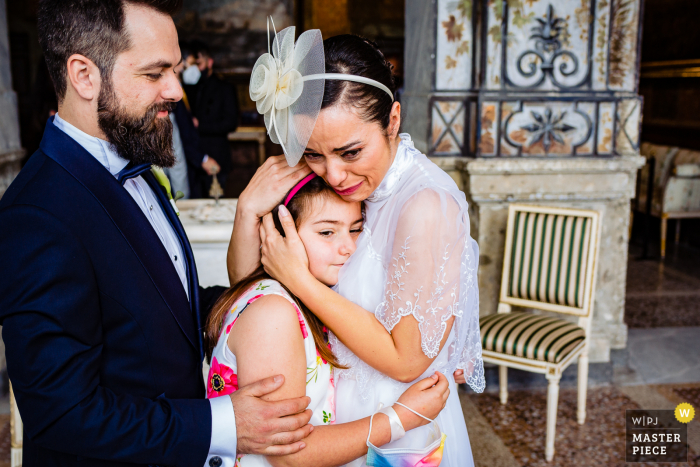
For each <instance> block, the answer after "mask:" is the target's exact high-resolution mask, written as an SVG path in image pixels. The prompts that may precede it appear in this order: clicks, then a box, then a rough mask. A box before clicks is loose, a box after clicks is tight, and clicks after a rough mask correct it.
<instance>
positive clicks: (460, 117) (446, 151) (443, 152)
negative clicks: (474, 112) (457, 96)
mask: <svg viewBox="0 0 700 467" xmlns="http://www.w3.org/2000/svg"><path fill="white" fill-rule="evenodd" d="M432 121H433V126H432V128H431V134H430V136H431V138H430V145H431V148H433V154H435V155H438V156H460V155H462V153H463V151H464V141H465V130H466V125H465V123H466V103H465V102H460V101H454V100H435V101H433V102H432Z"/></svg>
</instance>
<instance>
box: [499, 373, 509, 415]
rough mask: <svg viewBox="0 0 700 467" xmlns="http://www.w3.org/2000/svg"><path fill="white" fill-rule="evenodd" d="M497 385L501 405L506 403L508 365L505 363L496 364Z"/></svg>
mask: <svg viewBox="0 0 700 467" xmlns="http://www.w3.org/2000/svg"><path fill="white" fill-rule="evenodd" d="M498 386H499V389H500V396H501V405H506V403H507V402H508V367H507V366H505V365H499V366H498Z"/></svg>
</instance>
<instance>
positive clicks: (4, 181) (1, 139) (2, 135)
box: [0, 0, 24, 354]
mask: <svg viewBox="0 0 700 467" xmlns="http://www.w3.org/2000/svg"><path fill="white" fill-rule="evenodd" d="M0 63H2V64H3V66H2V67H0V197H2V195H3V193H5V190H6V189H7V187H8V186H10V183H12V180H13V179H14V178H15V176H16V175H17V173H18V172H19V169H20V160H21V159H22V156H23V155H24V151H23V150H22V147H21V145H20V141H19V120H18V117H17V95H16V94H15V92H14V91H13V90H12V74H11V72H10V41H9V38H8V34H7V6H6V5H5V0H0ZM3 354H4V352H3Z"/></svg>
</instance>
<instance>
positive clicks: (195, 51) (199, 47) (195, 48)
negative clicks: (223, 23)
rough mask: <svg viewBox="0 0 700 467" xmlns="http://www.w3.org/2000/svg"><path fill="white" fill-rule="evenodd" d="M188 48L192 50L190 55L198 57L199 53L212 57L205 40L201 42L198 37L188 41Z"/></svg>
mask: <svg viewBox="0 0 700 467" xmlns="http://www.w3.org/2000/svg"><path fill="white" fill-rule="evenodd" d="M190 50H191V51H192V55H194V56H195V58H199V56H200V55H201V56H202V57H206V58H212V56H211V50H210V49H209V46H208V45H207V44H206V43H205V42H202V41H200V40H198V39H195V40H193V41H192V42H190Z"/></svg>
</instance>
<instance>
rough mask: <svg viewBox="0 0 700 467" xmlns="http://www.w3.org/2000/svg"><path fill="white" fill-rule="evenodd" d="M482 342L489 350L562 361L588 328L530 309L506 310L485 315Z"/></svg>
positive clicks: (552, 361)
mask: <svg viewBox="0 0 700 467" xmlns="http://www.w3.org/2000/svg"><path fill="white" fill-rule="evenodd" d="M480 325H481V336H482V337H481V345H482V348H483V349H485V350H491V351H495V352H500V353H504V354H507V355H516V356H518V357H524V358H531V359H534V360H540V361H543V362H549V363H559V362H561V360H562V359H563V358H564V357H565V356H566V355H568V354H569V353H570V352H571V351H572V350H573V349H574V348H575V347H576V346H577V345H578V344H580V343H581V342H583V339H584V338H585V332H584V330H583V329H582V328H580V327H579V326H576V325H575V324H573V323H570V322H568V321H564V320H563V319H557V318H550V317H547V316H543V315H533V314H530V313H518V312H516V313H505V314H495V315H490V316H487V317H485V318H482V319H481V322H480Z"/></svg>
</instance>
